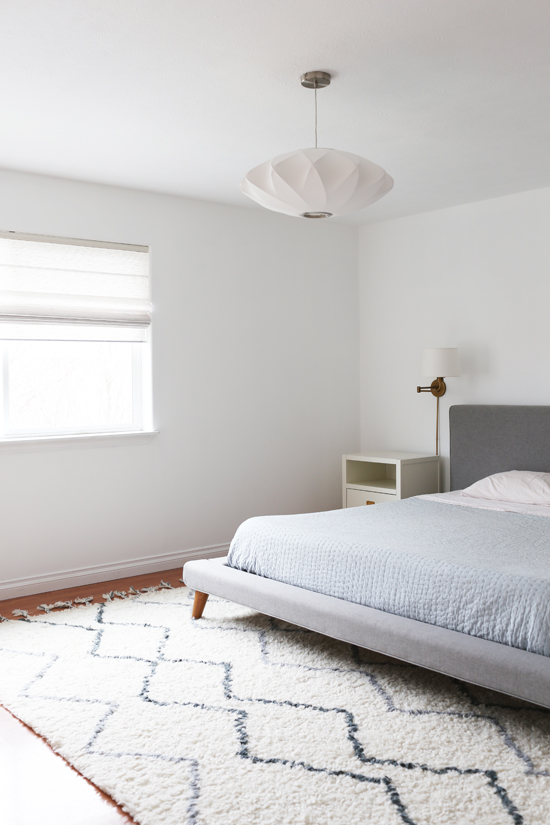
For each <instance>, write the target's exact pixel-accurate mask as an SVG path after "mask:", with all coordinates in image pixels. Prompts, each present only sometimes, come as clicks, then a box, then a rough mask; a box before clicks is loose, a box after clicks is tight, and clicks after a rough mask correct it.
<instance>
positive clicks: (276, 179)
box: [241, 149, 438, 352]
mask: <svg viewBox="0 0 550 825" xmlns="http://www.w3.org/2000/svg"><path fill="white" fill-rule="evenodd" d="M392 187H393V179H392V178H391V177H390V176H389V175H388V174H387V173H386V172H385V171H384V170H383V169H382V168H381V167H380V166H377V165H376V164H375V163H372V162H371V161H370V160H366V159H365V158H361V157H359V156H358V155H352V154H350V153H349V152H340V151H338V150H336V149H299V150H297V151H296V152H287V153H286V154H284V155H278V156H277V157H276V158H273V159H272V160H268V161H266V162H265V163H261V164H260V165H259V166H256V167H255V168H254V169H251V170H250V172H249V173H248V174H247V176H246V177H245V178H244V180H243V181H242V182H241V191H242V192H244V194H245V195H248V197H249V198H252V200H254V201H256V202H257V203H259V204H260V205H261V206H265V207H266V208H267V209H272V210H273V211H274V212H282V213H284V214H285V215H292V216H294V217H308V218H328V217H330V216H332V215H345V214H346V213H347V212H354V211H355V210H357V209H362V208H363V207H365V206H368V205H369V204H371V203H374V201H377V200H378V199H379V198H381V197H382V196H383V195H385V194H386V192H389V191H390V189H391V188H392ZM437 351H438V350H434V352H437Z"/></svg>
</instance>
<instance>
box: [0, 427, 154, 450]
mask: <svg viewBox="0 0 550 825" xmlns="http://www.w3.org/2000/svg"><path fill="white" fill-rule="evenodd" d="M158 434H159V433H158V430H146V431H144V430H141V431H140V432H122V433H82V434H74V435H44V436H29V437H28V438H27V437H26V436H25V437H22V438H3V439H0V451H3V450H36V449H44V448H46V449H47V448H51V447H89V446H91V445H92V444H93V445H94V447H115V446H116V447H120V446H123V445H124V444H132V445H133V444H148V443H149V442H150V441H152V439H153V438H154V437H155V436H157V435H158Z"/></svg>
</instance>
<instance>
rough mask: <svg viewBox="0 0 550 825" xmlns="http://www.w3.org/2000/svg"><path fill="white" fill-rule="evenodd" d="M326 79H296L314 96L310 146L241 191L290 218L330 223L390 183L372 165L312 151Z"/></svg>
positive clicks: (316, 75) (281, 159) (278, 161)
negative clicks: (320, 91)
mask: <svg viewBox="0 0 550 825" xmlns="http://www.w3.org/2000/svg"><path fill="white" fill-rule="evenodd" d="M330 80H331V76H330V74H329V73H328V72H321V71H316V72H306V73H305V74H303V75H302V77H301V83H302V86H304V87H305V88H306V89H313V90H314V92H315V147H314V148H313V149H298V150H297V151H296V152H287V153H286V154H285V155H277V157H276V158H273V159H272V160H267V161H266V162H265V163H261V164H260V165H259V166H256V167H255V168H254V169H251V170H250V172H249V173H248V175H247V176H246V177H245V178H244V180H243V181H241V192H244V194H245V195H248V197H249V198H252V200H253V201H256V203H259V204H260V206H265V208H266V209H271V210H273V211H274V212H282V213H283V214H284V215H292V216H293V217H302V218H330V217H332V215H345V214H346V213H347V212H355V210H357V209H363V207H365V206H369V204H371V203H374V201H377V200H378V198H381V197H382V196H383V195H385V194H386V192H389V191H390V189H391V188H392V186H393V180H392V178H390V176H389V175H387V174H386V173H385V172H384V170H383V169H382V168H381V167H380V166H377V165H376V163H372V162H371V161H370V160H365V158H361V157H359V155H352V154H350V153H349V152H340V151H338V150H337V149H320V148H318V147H317V89H323V88H326V87H327V86H330Z"/></svg>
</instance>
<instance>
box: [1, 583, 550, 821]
mask: <svg viewBox="0 0 550 825" xmlns="http://www.w3.org/2000/svg"><path fill="white" fill-rule="evenodd" d="M191 604H192V600H191V594H190V593H189V591H188V590H187V588H181V589H178V590H171V591H161V592H157V593H150V594H147V595H144V596H140V597H139V598H137V599H134V600H124V601H118V600H116V601H113V602H108V603H106V604H104V605H89V606H86V607H80V608H75V609H72V610H65V611H61V612H57V613H49V614H47V615H44V616H40V617H37V618H36V619H32V620H30V621H24V620H23V621H21V620H17V621H9V622H5V623H3V624H1V625H0V702H1V703H2V704H4V705H5V706H6V707H7V708H8V709H9V710H11V711H12V712H13V713H14V714H15V715H16V716H18V717H19V718H20V719H22V720H23V721H25V722H26V723H27V724H28V725H30V726H31V727H33V728H34V730H36V731H37V732H38V733H40V734H42V735H43V736H44V737H45V738H46V739H47V740H48V741H49V742H50V743H51V745H52V746H53V748H54V749H55V750H56V751H59V753H61V754H62V755H63V756H64V757H65V758H66V759H67V760H68V761H69V762H71V763H72V764H73V765H74V766H75V767H76V768H77V769H78V770H79V771H80V772H81V773H83V774H84V775H85V776H87V777H88V778H89V779H91V780H92V781H93V782H95V784H96V785H98V786H99V787H100V788H102V789H103V790H105V791H106V792H107V793H108V794H110V795H111V796H112V797H113V798H114V799H115V800H116V801H117V802H119V803H120V804H121V805H122V806H124V808H125V809H126V810H127V811H129V813H130V814H131V815H132V816H133V817H135V819H136V820H137V821H138V822H139V823H142V825H183V823H191V824H192V825H291V823H292V825H325V824H326V825H329V823H330V825H360V824H361V825H366V823H371V825H403V823H406V825H450V823H455V825H469V824H470V823H471V825H474V823H475V825H512V824H513V823H515V825H522V823H525V825H543V823H547V822H548V821H549V814H548V808H549V807H550V713H548V712H545V711H543V710H537V709H535V708H533V707H530V706H527V705H521V704H520V703H517V702H514V701H513V700H507V699H505V698H504V697H502V696H498V695H497V694H489V693H487V692H483V691H481V690H477V689H475V688H471V687H466V686H465V685H463V684H460V683H457V682H454V681H453V680H451V679H447V678H444V677H440V676H436V675H434V674H430V673H428V672H427V671H423V670H420V669H418V668H414V667H409V666H405V665H401V664H399V663H397V662H392V661H390V660H387V659H384V658H383V657H381V656H376V655H375V654H370V653H369V652H367V651H364V650H358V649H356V648H350V646H349V645H345V644H340V643H338V642H334V641H332V640H329V639H327V638H325V637H322V636H318V635H316V634H313V633H308V632H307V631H303V630H299V629H297V628H294V627H292V626H291V625H286V624H284V623H282V622H279V621H274V620H272V619H269V618H267V617H265V616H261V615H258V614H255V613H253V612H251V611H249V610H247V609H245V608H241V607H239V606H237V605H233V604H230V603H228V602H223V601H220V600H214V599H210V600H209V602H208V604H207V606H206V610H205V614H204V616H205V617H204V618H203V619H201V620H200V621H198V622H196V621H192V620H191V618H190V616H191ZM30 781H31V784H32V780H30Z"/></svg>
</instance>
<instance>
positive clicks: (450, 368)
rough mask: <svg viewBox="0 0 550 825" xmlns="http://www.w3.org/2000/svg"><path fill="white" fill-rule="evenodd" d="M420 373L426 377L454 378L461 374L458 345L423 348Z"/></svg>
mask: <svg viewBox="0 0 550 825" xmlns="http://www.w3.org/2000/svg"><path fill="white" fill-rule="evenodd" d="M420 374H421V375H422V376H423V377H424V376H425V377H426V378H432V377H433V376H436V377H437V378H453V377H457V376H459V375H460V366H459V362H458V349H457V348H456V347H439V348H438V349H423V350H422V366H421V370H420Z"/></svg>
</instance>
